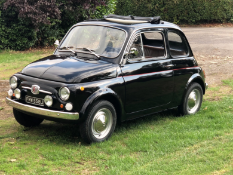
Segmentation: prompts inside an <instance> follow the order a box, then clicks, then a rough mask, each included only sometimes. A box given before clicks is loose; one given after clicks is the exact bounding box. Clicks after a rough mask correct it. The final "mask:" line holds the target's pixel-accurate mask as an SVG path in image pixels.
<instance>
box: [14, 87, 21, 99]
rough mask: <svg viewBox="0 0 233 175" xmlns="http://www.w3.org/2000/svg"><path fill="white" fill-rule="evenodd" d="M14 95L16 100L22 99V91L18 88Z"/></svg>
mask: <svg viewBox="0 0 233 175" xmlns="http://www.w3.org/2000/svg"><path fill="white" fill-rule="evenodd" d="M14 94H15V98H17V99H20V97H21V90H20V89H18V88H16V89H15V90H14Z"/></svg>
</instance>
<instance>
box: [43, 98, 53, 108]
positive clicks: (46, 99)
mask: <svg viewBox="0 0 233 175" xmlns="http://www.w3.org/2000/svg"><path fill="white" fill-rule="evenodd" d="M44 103H45V105H46V106H48V107H51V106H52V105H53V97H51V96H50V95H46V96H45V98H44Z"/></svg>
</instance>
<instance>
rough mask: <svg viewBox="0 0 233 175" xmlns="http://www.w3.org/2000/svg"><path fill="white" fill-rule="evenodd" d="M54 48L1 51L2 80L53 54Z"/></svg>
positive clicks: (0, 76) (0, 67) (0, 72)
mask: <svg viewBox="0 0 233 175" xmlns="http://www.w3.org/2000/svg"><path fill="white" fill-rule="evenodd" d="M53 51H54V50H52V49H46V50H34V51H30V52H29V51H27V52H16V51H3V52H2V53H0V80H5V79H9V78H10V76H12V75H13V74H14V73H16V72H19V71H21V70H22V69H23V68H24V67H25V66H26V65H28V64H29V63H31V62H33V61H35V60H38V59H40V58H43V57H45V56H48V55H50V54H53Z"/></svg>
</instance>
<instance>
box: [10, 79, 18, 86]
mask: <svg viewBox="0 0 233 175" xmlns="http://www.w3.org/2000/svg"><path fill="white" fill-rule="evenodd" d="M13 79H14V80H13ZM12 80H13V81H14V82H13V83H12ZM10 86H11V88H12V89H15V88H16V87H17V86H18V78H17V77H16V76H12V77H11V78H10Z"/></svg>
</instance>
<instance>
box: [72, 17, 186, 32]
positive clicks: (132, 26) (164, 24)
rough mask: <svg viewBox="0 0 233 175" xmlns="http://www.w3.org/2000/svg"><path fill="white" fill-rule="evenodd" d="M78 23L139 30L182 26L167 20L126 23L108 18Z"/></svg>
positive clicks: (178, 28)
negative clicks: (152, 22) (108, 19)
mask: <svg viewBox="0 0 233 175" xmlns="http://www.w3.org/2000/svg"><path fill="white" fill-rule="evenodd" d="M78 25H102V26H109V27H117V28H121V29H124V30H131V32H132V30H138V29H142V28H173V29H177V30H180V31H182V30H181V29H180V27H179V26H177V25H176V24H173V23H170V22H167V21H161V22H160V24H151V23H149V22H148V23H138V24H124V23H116V22H109V21H106V20H99V21H98V20H89V21H83V22H80V23H77V24H75V25H74V26H78Z"/></svg>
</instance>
